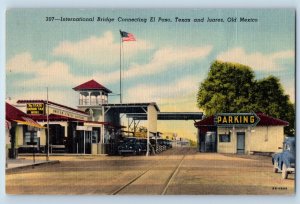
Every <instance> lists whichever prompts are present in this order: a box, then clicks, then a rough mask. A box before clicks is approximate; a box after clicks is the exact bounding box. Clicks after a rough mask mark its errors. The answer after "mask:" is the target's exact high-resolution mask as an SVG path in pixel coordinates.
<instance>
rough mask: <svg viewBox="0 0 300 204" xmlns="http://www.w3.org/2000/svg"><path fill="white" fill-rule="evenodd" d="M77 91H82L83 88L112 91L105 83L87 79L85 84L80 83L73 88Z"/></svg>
mask: <svg viewBox="0 0 300 204" xmlns="http://www.w3.org/2000/svg"><path fill="white" fill-rule="evenodd" d="M73 89H74V90H75V91H81V90H103V91H105V92H107V93H112V91H111V90H109V89H108V88H106V87H104V86H103V85H101V84H99V83H98V82H96V81H95V80H93V79H92V80H90V81H87V82H85V83H83V84H80V85H78V86H76V87H74V88H73Z"/></svg>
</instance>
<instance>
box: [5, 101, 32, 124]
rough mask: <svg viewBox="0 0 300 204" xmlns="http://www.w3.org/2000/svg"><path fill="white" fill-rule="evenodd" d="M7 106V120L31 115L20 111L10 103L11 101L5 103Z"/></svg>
mask: <svg viewBox="0 0 300 204" xmlns="http://www.w3.org/2000/svg"><path fill="white" fill-rule="evenodd" d="M5 106H6V108H5V109H6V113H5V118H6V120H9V121H13V120H21V119H22V117H29V116H28V115H27V114H26V113H24V112H22V111H20V110H19V109H17V108H16V107H14V106H12V105H10V104H9V103H6V104H5Z"/></svg>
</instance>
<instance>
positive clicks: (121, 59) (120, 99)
mask: <svg viewBox="0 0 300 204" xmlns="http://www.w3.org/2000/svg"><path fill="white" fill-rule="evenodd" d="M120 32H121V30H120ZM121 47H122V36H121V35H120V103H121V104H122V76H121V71H122V58H121V55H122V49H121Z"/></svg>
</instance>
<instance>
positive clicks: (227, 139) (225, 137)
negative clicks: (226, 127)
mask: <svg viewBox="0 0 300 204" xmlns="http://www.w3.org/2000/svg"><path fill="white" fill-rule="evenodd" d="M219 141H220V142H230V134H220V135H219Z"/></svg>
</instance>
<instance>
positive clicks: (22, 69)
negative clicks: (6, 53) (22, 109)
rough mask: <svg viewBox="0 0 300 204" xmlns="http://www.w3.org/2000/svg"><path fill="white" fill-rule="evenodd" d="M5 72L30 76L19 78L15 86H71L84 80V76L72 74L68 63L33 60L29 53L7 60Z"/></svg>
mask: <svg viewBox="0 0 300 204" xmlns="http://www.w3.org/2000/svg"><path fill="white" fill-rule="evenodd" d="M6 70H7V74H20V73H21V74H30V75H31V78H30V79H27V78H24V79H22V80H20V81H19V82H18V83H17V84H15V86H21V87H24V86H25V87H26V86H27V87H30V86H32V87H57V86H65V85H67V86H72V84H78V83H80V82H84V80H86V77H80V76H74V75H73V74H71V73H70V67H69V65H67V64H65V63H62V62H59V61H55V62H52V63H48V62H47V61H43V60H38V61H34V60H33V59H32V56H31V54H30V53H27V52H25V53H21V54H18V55H16V56H15V57H13V58H11V59H10V60H8V62H7V65H6Z"/></svg>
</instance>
